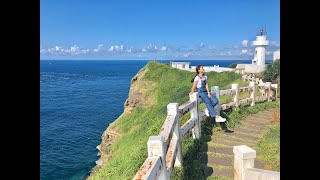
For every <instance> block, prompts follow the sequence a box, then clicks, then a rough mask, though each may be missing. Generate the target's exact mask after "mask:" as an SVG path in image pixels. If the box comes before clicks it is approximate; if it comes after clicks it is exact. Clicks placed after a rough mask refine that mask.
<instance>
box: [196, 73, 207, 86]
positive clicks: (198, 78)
mask: <svg viewBox="0 0 320 180" xmlns="http://www.w3.org/2000/svg"><path fill="white" fill-rule="evenodd" d="M204 80H207V76H206V75H204V76H203V77H202V78H201V79H200V77H199V76H198V75H197V76H196V77H195V78H194V81H197V88H201V83H202V82H201V81H204Z"/></svg>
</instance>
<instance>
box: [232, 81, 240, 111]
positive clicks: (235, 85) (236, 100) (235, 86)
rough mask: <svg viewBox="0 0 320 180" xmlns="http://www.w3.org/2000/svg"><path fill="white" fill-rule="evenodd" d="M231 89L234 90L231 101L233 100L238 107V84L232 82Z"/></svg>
mask: <svg viewBox="0 0 320 180" xmlns="http://www.w3.org/2000/svg"><path fill="white" fill-rule="evenodd" d="M232 89H233V90H235V94H234V95H233V102H235V106H236V107H239V84H232Z"/></svg>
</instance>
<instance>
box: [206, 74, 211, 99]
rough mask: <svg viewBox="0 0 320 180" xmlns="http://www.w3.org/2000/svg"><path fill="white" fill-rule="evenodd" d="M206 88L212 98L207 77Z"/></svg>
mask: <svg viewBox="0 0 320 180" xmlns="http://www.w3.org/2000/svg"><path fill="white" fill-rule="evenodd" d="M206 89H207V91H208V97H209V98H211V94H210V91H209V85H208V78H206Z"/></svg>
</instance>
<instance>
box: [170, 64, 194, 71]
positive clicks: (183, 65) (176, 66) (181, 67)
mask: <svg viewBox="0 0 320 180" xmlns="http://www.w3.org/2000/svg"><path fill="white" fill-rule="evenodd" d="M190 63H191V62H170V66H171V67H173V68H178V69H183V70H188V69H190V66H189V65H190Z"/></svg>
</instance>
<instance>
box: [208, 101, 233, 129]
mask: <svg viewBox="0 0 320 180" xmlns="http://www.w3.org/2000/svg"><path fill="white" fill-rule="evenodd" d="M210 100H211V101H212V104H214V110H215V111H216V112H217V116H220V111H221V105H220V103H219V100H218V98H217V97H216V96H211V98H210ZM214 122H215V124H216V126H220V128H221V130H223V131H224V132H226V133H233V132H234V131H231V130H229V129H228V127H227V125H226V123H225V122H216V121H214Z"/></svg>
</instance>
